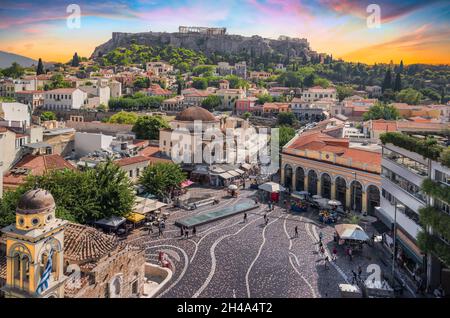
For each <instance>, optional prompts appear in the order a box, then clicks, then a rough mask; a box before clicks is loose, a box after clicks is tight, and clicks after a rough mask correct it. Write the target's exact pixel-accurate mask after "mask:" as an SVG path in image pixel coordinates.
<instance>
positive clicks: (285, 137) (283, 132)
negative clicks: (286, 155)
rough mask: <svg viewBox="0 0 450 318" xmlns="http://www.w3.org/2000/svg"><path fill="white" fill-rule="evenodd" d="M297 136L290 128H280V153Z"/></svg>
mask: <svg viewBox="0 0 450 318" xmlns="http://www.w3.org/2000/svg"><path fill="white" fill-rule="evenodd" d="M294 136H295V129H294V128H292V127H288V126H280V127H279V142H280V151H281V148H283V147H284V145H286V144H287V143H288V142H289V141H290V140H291V139H292V138H294Z"/></svg>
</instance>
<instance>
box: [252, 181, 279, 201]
mask: <svg viewBox="0 0 450 318" xmlns="http://www.w3.org/2000/svg"><path fill="white" fill-rule="evenodd" d="M258 189H259V190H261V191H263V193H265V195H264V196H265V198H266V199H267V200H268V201H272V202H278V201H279V200H280V192H282V191H285V188H284V187H283V186H281V185H280V184H278V183H275V182H266V183H264V184H261V185H260V186H259V187H258Z"/></svg>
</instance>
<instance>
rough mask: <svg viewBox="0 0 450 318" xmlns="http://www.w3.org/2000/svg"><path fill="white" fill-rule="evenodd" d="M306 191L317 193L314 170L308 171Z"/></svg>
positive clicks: (312, 193)
mask: <svg viewBox="0 0 450 318" xmlns="http://www.w3.org/2000/svg"><path fill="white" fill-rule="evenodd" d="M308 192H309V193H311V195H315V194H317V173H316V172H315V171H314V170H309V172H308Z"/></svg>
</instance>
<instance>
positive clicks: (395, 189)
mask: <svg viewBox="0 0 450 318" xmlns="http://www.w3.org/2000/svg"><path fill="white" fill-rule="evenodd" d="M381 187H382V188H383V189H385V190H386V191H387V192H389V193H391V194H392V195H393V196H394V197H395V198H397V199H398V200H399V201H401V202H402V203H403V204H405V205H407V206H408V207H409V208H411V209H412V210H414V211H415V212H418V211H419V209H421V208H423V207H424V206H425V201H422V200H421V199H419V197H418V196H415V195H413V194H411V193H409V192H408V191H406V190H405V189H403V188H401V187H400V186H399V185H397V184H396V183H394V182H393V181H391V180H390V179H388V178H386V177H384V176H383V178H382V179H381Z"/></svg>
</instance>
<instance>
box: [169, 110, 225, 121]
mask: <svg viewBox="0 0 450 318" xmlns="http://www.w3.org/2000/svg"><path fill="white" fill-rule="evenodd" d="M175 120H178V121H194V120H201V121H217V118H216V117H214V115H213V114H211V113H210V112H209V111H207V110H206V109H204V108H202V107H198V106H192V107H188V108H186V109H185V110H183V111H182V112H181V113H179V114H178V115H177V116H176V117H175Z"/></svg>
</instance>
